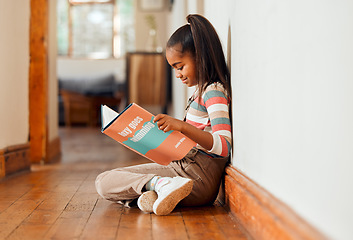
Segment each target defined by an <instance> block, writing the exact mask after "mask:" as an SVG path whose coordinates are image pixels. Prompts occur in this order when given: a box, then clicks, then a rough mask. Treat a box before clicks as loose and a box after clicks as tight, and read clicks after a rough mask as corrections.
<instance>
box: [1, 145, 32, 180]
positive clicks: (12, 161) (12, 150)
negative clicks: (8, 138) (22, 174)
mask: <svg viewBox="0 0 353 240" xmlns="http://www.w3.org/2000/svg"><path fill="white" fill-rule="evenodd" d="M29 151H30V145H29V143H26V144H20V145H14V146H11V147H7V148H5V149H1V150H0V178H3V177H5V176H8V175H10V174H13V173H16V172H19V171H23V170H29V169H30V166H31V163H30V155H29Z"/></svg>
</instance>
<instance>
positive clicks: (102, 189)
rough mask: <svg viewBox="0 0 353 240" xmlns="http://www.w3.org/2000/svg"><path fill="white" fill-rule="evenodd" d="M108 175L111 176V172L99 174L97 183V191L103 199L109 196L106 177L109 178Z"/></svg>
mask: <svg viewBox="0 0 353 240" xmlns="http://www.w3.org/2000/svg"><path fill="white" fill-rule="evenodd" d="M108 174H109V171H106V172H103V173H101V174H99V175H98V176H97V178H96V181H95V186H96V191H97V193H98V194H99V195H100V196H101V197H103V198H106V195H107V191H106V187H105V185H106V184H105V182H104V177H105V176H107V175H108Z"/></svg>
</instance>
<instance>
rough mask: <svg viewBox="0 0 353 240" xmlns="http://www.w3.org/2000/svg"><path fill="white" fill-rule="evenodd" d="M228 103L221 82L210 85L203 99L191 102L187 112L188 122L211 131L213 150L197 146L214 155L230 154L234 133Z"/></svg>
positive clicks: (224, 155)
mask: <svg viewBox="0 0 353 240" xmlns="http://www.w3.org/2000/svg"><path fill="white" fill-rule="evenodd" d="M195 94H196V93H195ZM195 94H194V95H195ZM228 105H229V101H228V99H227V97H226V94H225V90H224V88H223V87H222V86H221V84H217V85H216V84H211V85H209V86H208V87H207V88H206V90H205V92H204V93H203V94H202V97H201V101H199V97H196V99H195V100H194V101H193V102H192V103H191V104H190V108H189V110H188V112H187V113H186V122H187V123H189V124H191V125H193V126H195V127H197V128H199V129H201V130H204V131H207V132H210V133H211V134H212V136H213V147H212V149H211V150H209V151H208V150H206V149H204V148H202V147H201V146H200V145H197V146H196V148H198V149H201V150H203V151H205V152H206V153H208V154H211V155H212V156H214V155H216V156H222V157H226V156H228V155H229V154H230V152H231V142H232V133H231V123H230V118H229V108H228Z"/></svg>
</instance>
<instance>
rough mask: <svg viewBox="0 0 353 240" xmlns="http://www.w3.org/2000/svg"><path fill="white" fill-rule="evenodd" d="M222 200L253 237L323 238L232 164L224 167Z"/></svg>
mask: <svg viewBox="0 0 353 240" xmlns="http://www.w3.org/2000/svg"><path fill="white" fill-rule="evenodd" d="M225 202H226V204H227V206H228V207H229V209H230V211H231V213H232V214H233V215H234V217H235V218H236V219H237V220H239V222H240V223H241V224H242V225H243V227H244V228H245V229H246V230H247V231H248V232H249V234H250V235H251V236H252V237H254V239H327V237H325V236H324V235H323V234H322V233H320V232H319V231H317V230H316V229H315V228H313V227H312V226H311V225H310V224H308V223H307V222H306V221H304V220H303V219H302V218H300V217H299V216H298V215H297V214H296V213H295V212H294V211H293V210H291V209H290V208H289V207H288V206H286V205H285V204H284V203H283V202H281V201H279V200H278V199H276V198H275V197H274V196H272V195H271V194H270V193H269V192H267V191H266V190H265V189H263V188H261V187H260V186H259V185H257V184H256V183H255V182H253V181H252V180H251V179H249V178H248V177H247V176H246V175H244V174H243V173H242V172H240V171H239V170H237V169H236V168H235V167H233V166H229V167H227V168H226V176H225Z"/></svg>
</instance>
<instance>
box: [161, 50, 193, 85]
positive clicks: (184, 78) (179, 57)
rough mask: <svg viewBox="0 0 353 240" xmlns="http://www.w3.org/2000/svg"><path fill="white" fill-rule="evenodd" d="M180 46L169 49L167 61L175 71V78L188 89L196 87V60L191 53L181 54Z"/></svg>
mask: <svg viewBox="0 0 353 240" xmlns="http://www.w3.org/2000/svg"><path fill="white" fill-rule="evenodd" d="M180 49H181V47H180V46H173V47H169V48H167V50H166V57H167V61H168V63H169V64H170V66H172V67H173V68H174V69H175V76H176V77H177V78H180V80H181V82H182V83H184V84H186V85H187V86H188V87H192V86H195V85H196V84H197V80H196V67H195V58H194V56H193V55H192V54H191V53H189V52H184V53H181V51H180Z"/></svg>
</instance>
